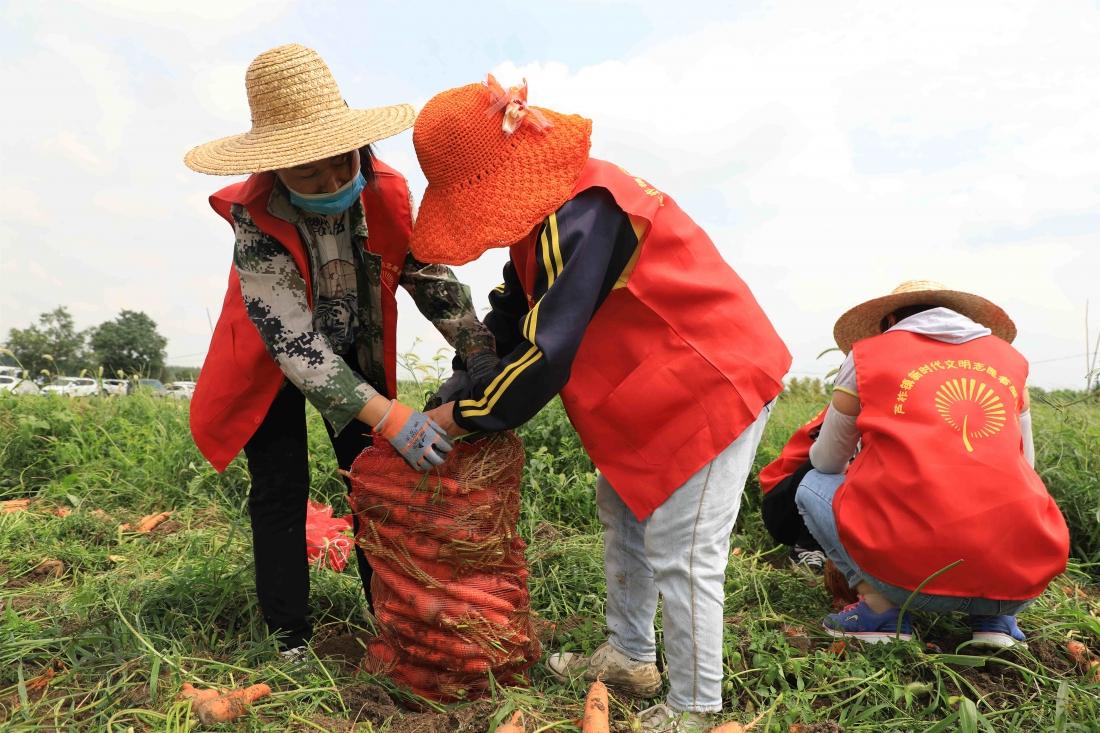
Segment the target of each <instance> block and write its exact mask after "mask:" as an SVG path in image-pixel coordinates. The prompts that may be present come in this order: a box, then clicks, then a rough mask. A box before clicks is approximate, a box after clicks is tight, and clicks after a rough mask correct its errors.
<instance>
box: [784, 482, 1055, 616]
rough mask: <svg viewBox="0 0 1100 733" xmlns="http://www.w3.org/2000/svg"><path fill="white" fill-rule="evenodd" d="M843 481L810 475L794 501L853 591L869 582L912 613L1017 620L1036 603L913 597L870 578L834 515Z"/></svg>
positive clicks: (956, 597) (897, 588)
mask: <svg viewBox="0 0 1100 733" xmlns="http://www.w3.org/2000/svg"><path fill="white" fill-rule="evenodd" d="M843 481H844V474H839V473H821V472H819V471H817V470H813V471H810V472H809V473H808V474H806V477H805V478H803V479H802V483H800V484H799V485H798V492H797V493H796V494H795V499H794V501H795V504H797V505H798V511H799V513H801V514H802V517H803V518H804V519H805V520H806V526H807V527H808V528H809V529H810V534H812V535H813V536H814V538H815V539H816V540H817V541H818V542H819V543H820V544H821V547H822V549H823V550H825V554H826V555H827V556H828V557H829V559H830V560H832V561H833V563H835V564H836V567H837V569H838V570H839V571H840V572H841V573H843V574H844V577H845V578H846V579H847V580H848V585H849V586H850V587H852V588H855V587H856V586H857V585H859V583H860V582H861V581H867V582H868V583H870V584H871V585H872V586H874V588H875V589H876V590H877V591H878V592H879V593H882V595H884V596H886V598H887V600H889V601H890V602H891V603H893V604H894V605H896V606H903V605H905V603H906V601H908V603H909V610H911V611H927V612H928V613H952V612H954V611H959V612H962V613H968V614H970V615H972V616H1014V615H1016V614H1017V613H1019V612H1020V611H1021V610H1023V609H1024V608H1025V607H1027V606H1028V605H1030V604H1031V602H1032V601H1033V600H1035V599H1033V598H1032V599H1028V600H1023V601H997V600H993V599H990V598H974V597H969V598H968V597H961V596H939V595H933V594H930V593H917V594H915V595H914V594H913V593H912V591H910V590H907V589H905V588H899V587H898V586H896V585H890V584H889V583H883V582H882V581H881V580H878V579H877V578H873V577H871V576H870V575H868V574H867V573H865V572H864V571H863V570H861V569H860V567H859V566H858V565H857V564H856V563H855V561H854V560H852V558H851V556H850V555H848V551H847V550H845V549H844V543H842V542H841V541H840V534H839V532H837V528H836V514H834V513H833V495H834V494H836V490H837V489H839V488H840V484H841V483H843ZM1005 559H1006V561H1009V560H1010V559H1009V558H1005ZM910 595H912V596H913V598H912V600H909V596H910Z"/></svg>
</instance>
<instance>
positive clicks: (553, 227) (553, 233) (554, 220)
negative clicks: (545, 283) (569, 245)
mask: <svg viewBox="0 0 1100 733" xmlns="http://www.w3.org/2000/svg"><path fill="white" fill-rule="evenodd" d="M550 248H551V249H552V250H553V252H554V266H555V269H556V271H557V274H558V275H560V274H561V271H562V270H564V269H565V263H563V262H562V260H561V246H560V243H559V241H558V215H557V213H554V214H551V215H550Z"/></svg>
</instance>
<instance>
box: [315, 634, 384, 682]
mask: <svg viewBox="0 0 1100 733" xmlns="http://www.w3.org/2000/svg"><path fill="white" fill-rule="evenodd" d="M370 638H371V635H370V634H368V633H366V632H364V631H361V632H358V633H354V634H341V635H340V636H331V637H329V638H327V639H324V640H322V641H320V642H316V643H314V644H313V651H314V652H315V653H316V654H317V656H318V657H319V658H320V659H323V660H325V661H330V662H333V663H335V664H336V665H337V666H339V667H340V668H341V670H342V671H344V672H346V673H348V674H352V673H354V672H355V671H356V670H357V669H359V664H360V663H361V662H362V661H363V655H364V654H365V653H366V648H365V645H366V643H367V641H368V640H369V639H370Z"/></svg>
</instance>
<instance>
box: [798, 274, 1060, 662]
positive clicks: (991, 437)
mask: <svg viewBox="0 0 1100 733" xmlns="http://www.w3.org/2000/svg"><path fill="white" fill-rule="evenodd" d="M833 333H834V335H835V337H836V342H837V345H838V346H840V348H841V350H843V351H844V352H845V353H846V354H847V358H846V359H845V360H844V364H843V365H842V366H841V368H840V372H839V374H838V375H837V378H836V389H835V391H834V392H833V400H832V404H831V405H830V407H829V410H828V412H827V413H826V416H825V422H824V424H823V425H822V429H821V434H820V435H819V437H818V439H817V441H816V442H815V443H814V445H813V447H812V448H811V450H810V460H811V461H812V462H813V465H814V470H812V471H810V472H809V473H808V474H806V476H805V478H804V479H803V480H802V483H801V484H800V485H799V487H798V491H797V494H796V497H795V499H796V501H797V503H798V507H799V511H801V512H802V514H803V516H804V517H805V519H806V524H807V525H808V526H809V528H810V531H811V532H812V533H813V535H814V536H815V537H816V538H817V540H818V541H819V542H820V543H821V545H822V547H824V548H825V552H826V554H827V555H828V556H829V558H830V559H832V560H833V562H835V563H836V565H837V567H838V568H839V569H840V570H841V571H842V572H843V573H844V575H845V577H846V578H847V579H848V582H849V584H850V585H851V587H852V588H855V589H856V590H857V592H858V593H859V594H860V595H861V596H862V598H861V599H860V600H859V601H858V602H857V603H854V604H852V605H851V606H849V607H847V608H845V609H844V610H843V611H841V612H840V613H835V614H831V615H829V616H827V617H826V618H825V621H824V626H825V630H826V631H827V632H828V633H830V634H832V635H833V636H851V637H856V638H859V639H863V640H864V641H868V642H881V641H891V640H894V639H909V638H911V636H912V624H911V622H910V620H909V618H908V615H907V614H906V615H904V616H902V615H901V614H900V613H899V606H904V605H906V604H908V608H909V609H910V610H916V611H922V610H923V611H930V612H934V613H948V612H952V611H964V612H966V613H968V614H969V623H970V628H971V630H972V632H973V641H974V642H975V643H977V644H980V645H989V646H996V647H1008V646H1013V645H1016V644H1020V643H1023V642H1024V639H1025V637H1024V635H1023V634H1022V633H1021V632H1020V629H1019V627H1018V626H1017V624H1016V617H1015V614H1016V613H1017V612H1018V611H1019V610H1020V609H1022V608H1024V607H1025V606H1026V605H1028V603H1030V602H1031V600H1032V599H1034V598H1035V597H1037V596H1038V595H1039V594H1040V593H1042V592H1043V590H1044V589H1045V588H1046V586H1047V584H1048V583H1049V582H1050V580H1051V578H1053V577H1054V576H1055V575H1057V574H1059V573H1061V572H1062V571H1063V570H1064V569H1065V567H1066V558H1067V556H1068V553H1069V535H1068V532H1067V529H1066V523H1065V521H1064V520H1063V518H1062V514H1061V512H1059V510H1058V507H1057V505H1056V504H1055V503H1054V500H1053V499H1052V498H1051V497H1050V495H1049V494H1048V493H1047V491H1046V488H1045V487H1044V486H1043V482H1042V480H1041V479H1040V478H1039V476H1038V475H1037V474H1036V473H1035V470H1034V469H1033V467H1032V466H1033V464H1034V449H1033V447H1032V440H1031V417H1030V412H1029V410H1028V400H1027V389H1026V386H1025V384H1026V380H1027V371H1028V367H1027V361H1026V360H1025V359H1024V357H1023V356H1021V355H1020V354H1019V352H1017V351H1016V350H1015V349H1013V348H1012V346H1010V345H1009V344H1010V343H1011V341H1012V340H1013V338H1015V336H1016V326H1015V325H1013V323H1012V321H1011V320H1010V319H1009V317H1008V316H1007V315H1006V314H1005V312H1004V311H1003V310H1001V309H1000V308H999V307H997V306H996V305H994V304H993V303H991V302H990V301H988V300H986V299H985V298H981V297H979V296H977V295H971V294H970V293H963V292H959V291H956V290H948V289H947V288H945V287H943V286H942V285H939V284H937V283H932V282H928V281H923V280H917V281H910V282H905V283H902V284H901V285H900V286H898V287H897V288H896V289H895V290H894V291H893V292H892V293H890V294H889V295H886V296H883V297H880V298H874V299H872V300H869V301H867V302H866V303H863V304H861V305H858V306H856V307H855V308H852V309H851V310H849V311H848V312H847V313H845V314H844V315H843V316H841V317H840V320H839V321H837V323H836V327H835V329H834V331H833ZM860 443H861V445H862V447H861V450H860V451H859V453H858V455H857V456H856V458H855V460H854V461H853V462H852V463H851V465H850V466H849V460H850V459H851V458H852V455H853V453H854V452H855V449H856V446H857V444H860ZM918 591H919V592H918Z"/></svg>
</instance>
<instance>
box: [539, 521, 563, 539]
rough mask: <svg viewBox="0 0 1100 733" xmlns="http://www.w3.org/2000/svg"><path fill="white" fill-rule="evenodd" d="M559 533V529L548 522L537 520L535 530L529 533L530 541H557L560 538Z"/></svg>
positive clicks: (560, 533)
mask: <svg viewBox="0 0 1100 733" xmlns="http://www.w3.org/2000/svg"><path fill="white" fill-rule="evenodd" d="M561 535H562V532H561V530H560V529H558V528H557V527H555V526H554V525H552V524H550V523H549V522H539V523H538V524H537V525H536V526H535V531H534V532H532V533H531V541H532V542H544V543H551V542H557V541H558V540H560V539H561Z"/></svg>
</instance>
